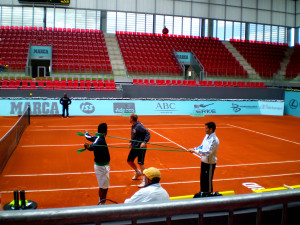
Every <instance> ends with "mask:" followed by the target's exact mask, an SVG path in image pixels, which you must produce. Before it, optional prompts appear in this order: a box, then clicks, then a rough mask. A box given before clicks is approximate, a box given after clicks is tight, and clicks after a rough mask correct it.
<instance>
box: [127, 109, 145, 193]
mask: <svg viewBox="0 0 300 225" xmlns="http://www.w3.org/2000/svg"><path fill="white" fill-rule="evenodd" d="M129 122H130V123H131V124H132V126H131V141H130V142H129V148H131V150H130V152H129V154H128V158H127V163H128V164H129V165H130V166H131V168H132V169H134V170H135V175H134V176H133V177H132V180H137V179H138V178H139V177H140V176H142V175H143V171H144V169H145V166H144V160H145V155H146V148H147V146H146V143H147V142H148V141H149V140H150V132H149V131H148V130H147V129H146V128H145V127H144V125H143V124H141V123H140V122H139V121H138V116H137V115H136V114H134V113H132V114H130V117H129ZM140 148H142V149H140ZM136 157H138V164H139V165H140V169H141V170H139V169H138V168H137V166H136V164H135V163H134V160H135V158H136ZM144 186H145V180H144V179H143V181H142V183H141V184H140V185H138V187H144Z"/></svg>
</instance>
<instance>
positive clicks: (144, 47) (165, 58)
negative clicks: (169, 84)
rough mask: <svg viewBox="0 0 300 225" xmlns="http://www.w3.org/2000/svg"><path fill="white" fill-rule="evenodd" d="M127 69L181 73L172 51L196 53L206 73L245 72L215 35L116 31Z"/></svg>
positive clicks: (239, 75)
mask: <svg viewBox="0 0 300 225" xmlns="http://www.w3.org/2000/svg"><path fill="white" fill-rule="evenodd" d="M116 35H117V38H118V42H119V45H120V49H121V52H122V55H123V58H124V61H125V65H126V67H127V70H128V72H129V73H131V74H166V75H181V74H182V71H181V68H180V66H179V65H178V63H177V60H176V59H175V56H174V53H173V51H178V52H191V51H193V52H194V54H195V55H196V56H197V58H198V59H199V61H200V62H201V64H202V65H203V66H204V68H205V71H206V72H208V75H210V76H214V75H223V76H232V77H242V76H245V75H246V74H247V72H246V71H245V70H244V69H243V67H242V66H241V65H240V64H239V62H238V61H236V59H235V58H234V57H233V56H232V54H231V53H230V52H229V51H228V49H227V48H226V47H225V46H224V45H223V44H222V42H221V41H219V40H218V39H216V38H203V37H193V36H179V37H178V36H177V35H167V36H163V35H157V36H156V35H153V34H140V33H138V34H135V33H130V32H116Z"/></svg>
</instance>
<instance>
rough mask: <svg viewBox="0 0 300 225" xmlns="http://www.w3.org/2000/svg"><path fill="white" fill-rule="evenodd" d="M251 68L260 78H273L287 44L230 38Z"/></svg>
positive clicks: (278, 68)
mask: <svg viewBox="0 0 300 225" xmlns="http://www.w3.org/2000/svg"><path fill="white" fill-rule="evenodd" d="M230 43H231V44H232V45H233V46H234V47H235V48H236V49H237V50H238V51H239V52H240V53H241V55H242V56H243V57H244V58H245V59H246V60H247V62H248V63H249V64H250V65H251V66H252V68H253V69H255V71H256V72H257V73H258V74H259V75H260V77H262V78H273V74H276V73H277V72H278V71H279V70H280V63H281V61H282V60H283V59H284V57H285V51H286V50H287V48H288V45H287V44H277V43H276V44H274V43H266V42H260V41H259V42H254V41H241V40H235V39H234V40H232V39H231V40H230Z"/></svg>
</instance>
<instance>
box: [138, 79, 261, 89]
mask: <svg viewBox="0 0 300 225" xmlns="http://www.w3.org/2000/svg"><path fill="white" fill-rule="evenodd" d="M133 84H134V85H158V86H194V87H197V86H200V87H241V88H246V87H248V88H266V86H265V83H264V82H244V81H239V82H236V81H199V83H197V82H196V81H195V80H161V79H158V80H150V81H149V80H148V79H133Z"/></svg>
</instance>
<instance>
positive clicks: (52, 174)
mask: <svg viewBox="0 0 300 225" xmlns="http://www.w3.org/2000/svg"><path fill="white" fill-rule="evenodd" d="M299 162H300V160H290V161H279V162H264V163H245V164H233V165H217V167H240V166H257V165H271V164H286V163H299ZM158 169H159V170H189V169H200V166H190V167H171V168H158ZM127 172H133V170H112V171H110V173H127ZM94 173H95V172H94V171H88V172H71V173H44V174H14V175H3V177H31V176H32V177H35V176H64V175H85V174H94Z"/></svg>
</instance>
